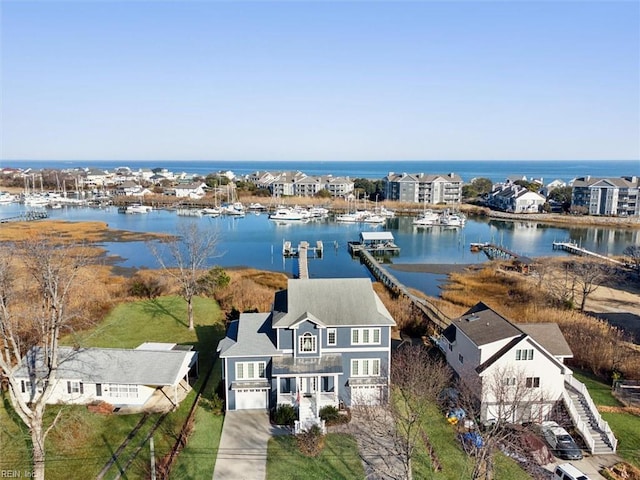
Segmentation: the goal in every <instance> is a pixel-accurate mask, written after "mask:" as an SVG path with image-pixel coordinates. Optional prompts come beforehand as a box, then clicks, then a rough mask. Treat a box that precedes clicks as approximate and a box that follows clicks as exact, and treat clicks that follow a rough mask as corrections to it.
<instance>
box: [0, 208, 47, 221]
mask: <svg viewBox="0 0 640 480" xmlns="http://www.w3.org/2000/svg"><path fill="white" fill-rule="evenodd" d="M45 218H49V214H48V213H47V212H41V211H35V210H32V211H29V212H24V213H22V214H20V215H16V216H15V217H8V218H0V223H9V222H32V221H34V220H44V219H45Z"/></svg>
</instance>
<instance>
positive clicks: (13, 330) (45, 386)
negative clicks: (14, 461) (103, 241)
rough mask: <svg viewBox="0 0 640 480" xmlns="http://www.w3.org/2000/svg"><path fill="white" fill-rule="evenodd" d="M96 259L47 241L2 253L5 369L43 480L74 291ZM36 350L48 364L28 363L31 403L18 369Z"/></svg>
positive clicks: (0, 357)
mask: <svg viewBox="0 0 640 480" xmlns="http://www.w3.org/2000/svg"><path fill="white" fill-rule="evenodd" d="M90 258H91V257H90V255H88V254H87V253H86V252H85V251H84V249H83V248H82V247H79V246H70V245H68V244H64V243H60V242H59V241H58V242H55V243H54V240H53V239H51V238H44V237H40V238H37V239H32V240H29V241H25V242H22V243H20V244H17V245H12V246H5V247H3V248H1V249H0V341H1V342H2V350H1V352H0V371H1V372H2V374H3V375H4V376H5V378H6V379H7V382H8V385H9V397H10V400H11V403H12V405H13V408H14V410H15V412H16V413H17V415H18V416H19V417H20V418H21V419H22V421H23V422H24V423H25V425H27V427H28V428H29V431H30V435H31V443H32V455H33V474H34V478H37V479H41V480H42V479H44V476H45V439H46V437H47V434H48V433H49V432H50V431H51V429H52V428H53V427H54V426H55V424H56V421H57V419H58V416H59V414H60V412H59V413H58V416H56V418H55V419H54V421H53V422H52V423H51V424H50V425H49V427H48V428H46V429H45V428H44V412H45V407H46V401H47V399H48V398H49V396H50V395H51V393H52V391H53V389H54V387H55V384H56V380H57V378H58V368H59V366H60V360H59V358H58V342H59V338H60V335H61V333H62V332H63V331H64V329H65V328H66V327H67V326H68V325H69V323H70V320H71V319H72V318H73V312H72V309H71V307H70V305H71V298H70V297H71V295H72V289H73V287H74V284H75V283H76V281H77V279H78V276H79V274H80V273H81V271H82V267H84V266H86V265H87V264H88V262H89V259H90ZM17 272H20V273H17ZM21 274H22V277H20V275H21ZM36 352H38V353H39V355H38V356H39V357H40V358H41V359H42V365H37V367H38V368H37V370H36V368H35V365H32V364H31V363H30V362H27V364H26V367H27V368H28V369H29V374H30V377H31V383H32V395H31V398H30V399H29V400H25V398H24V397H23V396H22V394H21V385H20V384H19V383H18V380H17V378H16V372H17V370H18V368H17V366H18V365H19V364H21V362H26V360H25V359H26V358H27V356H28V355H29V354H34V355H35V353H36Z"/></svg>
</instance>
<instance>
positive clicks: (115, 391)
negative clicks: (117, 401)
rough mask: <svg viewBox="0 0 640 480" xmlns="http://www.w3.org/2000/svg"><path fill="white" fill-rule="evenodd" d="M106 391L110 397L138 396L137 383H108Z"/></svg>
mask: <svg viewBox="0 0 640 480" xmlns="http://www.w3.org/2000/svg"><path fill="white" fill-rule="evenodd" d="M108 389H109V390H108V392H109V396H110V397H115V398H137V397H138V385H121V384H117V383H110V384H109V385H108Z"/></svg>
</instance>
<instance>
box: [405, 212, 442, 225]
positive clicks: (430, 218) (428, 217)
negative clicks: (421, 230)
mask: <svg viewBox="0 0 640 480" xmlns="http://www.w3.org/2000/svg"><path fill="white" fill-rule="evenodd" d="M439 220H440V214H439V213H437V212H434V211H433V210H431V209H426V210H425V211H423V212H422V213H421V214H420V216H419V217H417V218H415V219H414V220H413V221H412V222H411V224H412V225H415V226H416V227H430V226H432V225H436V224H437V223H438V222H439Z"/></svg>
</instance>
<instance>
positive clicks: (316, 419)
mask: <svg viewBox="0 0 640 480" xmlns="http://www.w3.org/2000/svg"><path fill="white" fill-rule="evenodd" d="M340 375H342V356H341V355H339V354H334V355H325V356H323V357H322V358H293V357H284V358H278V359H277V360H274V362H273V377H274V379H275V383H276V385H277V388H276V405H292V406H294V407H298V420H297V421H296V425H295V428H296V432H298V431H300V430H304V429H306V428H309V427H310V426H311V425H314V424H315V425H320V426H321V428H324V426H323V422H322V421H321V419H320V410H321V409H322V408H323V407H325V406H329V405H330V406H333V407H336V408H338V407H339V405H340V391H339V384H340V381H339V377H340Z"/></svg>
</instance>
